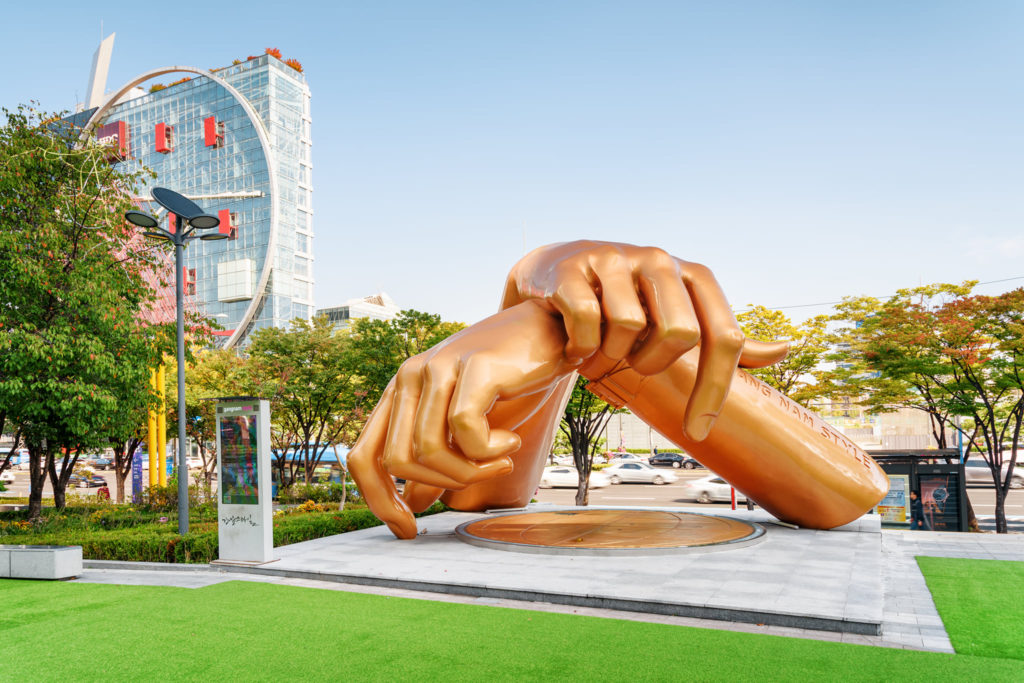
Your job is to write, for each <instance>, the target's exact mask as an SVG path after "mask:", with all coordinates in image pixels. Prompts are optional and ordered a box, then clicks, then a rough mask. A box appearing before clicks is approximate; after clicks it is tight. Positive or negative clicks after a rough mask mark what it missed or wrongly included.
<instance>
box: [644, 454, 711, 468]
mask: <svg viewBox="0 0 1024 683" xmlns="http://www.w3.org/2000/svg"><path fill="white" fill-rule="evenodd" d="M647 462H649V463H651V464H652V465H655V466H657V467H675V468H676V469H679V468H680V467H683V468H685V469H688V470H692V469H693V468H695V467H704V465H701V464H700V463H699V462H697V461H696V460H694V459H693V458H691V457H690V456H688V455H682V454H680V453H658V454H656V455H652V456H651V457H650V458H648V459H647Z"/></svg>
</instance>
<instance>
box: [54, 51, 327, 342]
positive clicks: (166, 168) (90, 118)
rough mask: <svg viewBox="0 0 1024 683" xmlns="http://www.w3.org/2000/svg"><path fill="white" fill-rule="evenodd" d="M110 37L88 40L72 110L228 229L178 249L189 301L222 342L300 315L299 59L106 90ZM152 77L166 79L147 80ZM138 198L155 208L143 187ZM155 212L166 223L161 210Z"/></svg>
mask: <svg viewBox="0 0 1024 683" xmlns="http://www.w3.org/2000/svg"><path fill="white" fill-rule="evenodd" d="M112 47H113V36H109V37H108V38H107V39H106V40H105V41H104V42H103V44H102V45H101V47H100V49H99V50H97V53H96V57H95V58H94V63H93V69H92V77H91V79H90V84H89V89H88V91H87V92H88V96H87V100H86V102H85V103H84V104H83V105H82V111H80V112H79V113H78V114H75V115H74V116H73V117H72V121H73V122H74V123H75V124H77V125H79V126H81V127H83V128H84V129H85V131H86V132H87V133H95V137H96V139H97V140H98V141H100V142H103V143H104V144H108V145H110V146H111V148H112V151H111V155H112V156H111V161H114V162H116V163H119V164H124V165H126V166H129V167H132V168H137V167H139V166H145V167H147V168H149V169H151V170H153V171H155V172H156V174H157V175H156V179H155V180H153V181H151V183H150V184H151V185H155V186H165V187H168V188H170V189H172V190H174V191H176V192H180V193H182V194H184V195H185V196H187V197H189V198H190V199H193V200H194V201H196V202H197V203H198V204H199V205H200V206H202V207H203V208H204V209H205V210H206V211H207V212H209V213H212V214H215V215H217V216H218V217H219V218H220V221H221V222H220V228H219V230H220V231H221V232H222V233H224V234H226V235H228V237H229V239H226V240H221V241H209V242H202V241H198V240H197V241H194V242H192V243H190V244H189V246H188V249H186V250H185V268H184V271H185V272H184V278H185V293H186V296H188V297H189V298H190V299H192V302H191V305H193V306H194V309H195V310H197V311H198V312H200V313H202V314H204V315H206V316H208V317H210V318H213V319H214V320H215V321H216V322H217V323H218V324H219V325H220V326H221V327H222V328H224V331H222V332H218V333H217V334H219V335H220V338H221V343H222V345H223V346H225V347H233V346H238V345H243V344H245V340H246V339H247V338H248V336H249V335H250V334H251V333H252V331H253V330H255V329H258V328H262V327H286V326H287V325H288V323H289V322H290V321H291V320H292V319H293V318H304V319H309V318H311V317H312V313H313V310H314V303H313V208H312V193H313V186H312V169H313V165H312V162H311V155H310V151H311V147H312V141H311V138H310V126H311V119H310V91H309V86H308V85H307V84H306V78H305V76H304V75H303V74H302V72H301V65H299V64H298V63H297V62H294V60H288V62H287V63H286V62H284V61H282V60H281V59H278V58H276V57H274V56H271V55H270V54H261V55H259V56H255V57H250V58H249V59H247V60H245V61H237V60H236V62H237V63H235V64H232V65H229V66H226V67H223V68H220V69H213V70H212V71H207V70H205V69H200V68H196V67H190V66H169V67H165V68H159V69H153V70H151V71H147V72H145V73H142V74H139V75H138V76H136V77H134V78H132V79H131V80H130V81H129V82H128V83H126V84H124V85H122V86H121V87H120V88H119V89H118V90H116V91H115V92H113V93H110V94H107V93H106V92H105V81H106V73H107V67H108V65H109V60H110V54H111V51H112ZM183 49H184V48H183ZM160 78H171V79H175V80H173V81H172V82H170V83H166V84H161V83H150V81H153V80H154V79H160ZM139 86H147V87H145V88H142V87H139ZM139 203H140V205H141V207H142V208H143V209H144V210H146V211H149V212H151V213H156V212H157V210H158V209H159V206H158V205H157V204H155V203H152V202H150V200H149V188H148V187H147V188H144V189H143V192H142V193H141V196H140V197H139ZM156 215H157V217H158V219H160V221H161V225H162V227H165V228H166V227H167V226H168V224H169V223H168V221H169V220H170V217H169V216H167V215H166V214H165V215H160V214H159V213H157V214H156Z"/></svg>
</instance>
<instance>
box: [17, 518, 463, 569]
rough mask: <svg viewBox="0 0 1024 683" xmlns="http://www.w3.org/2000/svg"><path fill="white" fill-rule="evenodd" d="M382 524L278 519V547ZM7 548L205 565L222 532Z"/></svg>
mask: <svg viewBox="0 0 1024 683" xmlns="http://www.w3.org/2000/svg"><path fill="white" fill-rule="evenodd" d="M445 509H446V508H445V507H444V506H443V505H441V504H440V503H435V504H434V505H433V506H431V507H430V509H428V510H427V511H426V512H423V513H422V515H431V514H435V513H438V512H443V511H444V510H445ZM422 515H417V516H422ZM380 524H382V522H381V521H380V520H378V519H377V518H376V517H374V516H373V513H372V512H370V511H369V510H367V509H365V508H364V509H355V510H344V511H333V512H311V513H304V514H299V515H281V516H279V517H275V518H274V546H275V547H277V546H283V545H290V544H292V543H300V542H302V541H309V540H312V539H314V538H322V537H324V536H333V535H335V534H343V533H345V532H348V531H356V530H358V529H367V528H369V527H374V526H379V525H380ZM0 542H3V541H0ZM6 542H9V543H19V544H22V543H24V544H29V545H80V546H82V556H83V557H84V558H85V559H89V560H121V561H128V562H174V563H198V564H203V563H208V562H210V561H212V560H216V559H217V557H218V555H217V527H216V524H210V523H204V524H200V525H195V526H193V527H192V530H191V531H190V532H189V533H187V534H185V535H184V536H179V535H178V534H177V533H176V532H175V529H174V527H173V526H172V525H170V524H164V525H161V526H160V527H159V528H154V525H145V526H141V527H133V528H121V529H111V530H104V531H91V532H89V533H82V531H81V530H68V531H63V532H55V533H41V534H31V535H22V534H19V535H17V536H9V537H7V538H6Z"/></svg>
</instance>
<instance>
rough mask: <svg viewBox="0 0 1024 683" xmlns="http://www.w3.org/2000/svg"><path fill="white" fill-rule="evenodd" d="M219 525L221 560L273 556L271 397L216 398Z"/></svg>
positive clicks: (252, 561)
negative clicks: (269, 399) (268, 398)
mask: <svg viewBox="0 0 1024 683" xmlns="http://www.w3.org/2000/svg"><path fill="white" fill-rule="evenodd" d="M217 477H218V479H217V482H218V483H217V487H218V490H217V531H218V536H219V543H220V560H219V562H221V563H225V564H261V563H264V562H271V561H272V560H273V559H274V556H273V552H274V529H273V521H272V516H273V514H272V503H271V482H270V403H269V402H268V401H266V400H264V399H259V398H246V397H232V398H220V399H217Z"/></svg>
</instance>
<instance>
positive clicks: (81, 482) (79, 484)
mask: <svg viewBox="0 0 1024 683" xmlns="http://www.w3.org/2000/svg"><path fill="white" fill-rule="evenodd" d="M106 485H107V480H106V479H104V478H103V477H101V476H99V475H98V474H86V475H83V474H72V475H71V478H69V479H68V486H74V487H76V488H80V489H88V488H92V487H93V486H106Z"/></svg>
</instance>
